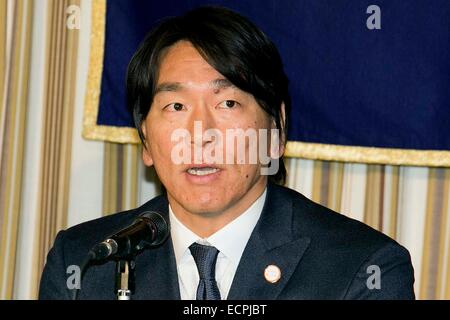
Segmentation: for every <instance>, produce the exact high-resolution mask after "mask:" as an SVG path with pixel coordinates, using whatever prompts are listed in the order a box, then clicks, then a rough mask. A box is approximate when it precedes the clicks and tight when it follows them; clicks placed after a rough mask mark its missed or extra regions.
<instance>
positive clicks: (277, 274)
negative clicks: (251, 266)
mask: <svg viewBox="0 0 450 320" xmlns="http://www.w3.org/2000/svg"><path fill="white" fill-rule="evenodd" d="M264 278H265V279H266V281H267V282H270V283H277V282H278V280H280V278H281V270H280V268H278V267H277V266H276V265H274V264H271V265H268V266H267V267H266V269H265V270H264Z"/></svg>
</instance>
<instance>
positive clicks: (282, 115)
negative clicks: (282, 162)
mask: <svg viewBox="0 0 450 320" xmlns="http://www.w3.org/2000/svg"><path fill="white" fill-rule="evenodd" d="M280 125H281V128H280V130H279V132H278V133H279V145H278V146H279V148H278V150H273V149H272V147H271V148H270V149H271V153H272V154H273V157H274V158H279V157H282V156H283V154H284V150H285V144H286V139H287V138H286V134H285V132H284V129H285V128H286V108H285V106H284V102H282V103H281V107H280ZM276 128H277V125H276V123H275V120H273V121H272V129H276ZM277 151H278V152H277ZM277 154H278V156H277Z"/></svg>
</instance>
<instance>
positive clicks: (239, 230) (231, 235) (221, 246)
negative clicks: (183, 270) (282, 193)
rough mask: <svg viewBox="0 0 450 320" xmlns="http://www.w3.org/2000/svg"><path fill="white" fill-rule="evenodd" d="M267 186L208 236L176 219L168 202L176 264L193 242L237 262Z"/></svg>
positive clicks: (262, 201) (259, 214)
mask: <svg viewBox="0 0 450 320" xmlns="http://www.w3.org/2000/svg"><path fill="white" fill-rule="evenodd" d="M266 193H267V188H266V189H265V190H264V192H263V193H262V194H261V196H260V197H259V198H258V199H256V201H255V202H253V204H252V205H251V206H250V207H249V208H248V209H247V210H246V211H244V212H243V213H242V214H241V215H240V216H239V217H237V218H236V219H234V220H233V221H231V222H230V223H228V224H227V225H226V226H224V227H223V228H222V229H220V230H219V231H217V232H216V233H214V234H212V235H211V236H209V237H208V238H203V239H202V238H201V237H199V236H198V235H196V234H195V233H194V232H192V231H191V230H190V229H189V228H187V227H186V226H185V225H184V224H183V223H181V221H179V220H178V219H177V217H176V216H175V214H174V213H173V211H172V208H171V207H170V204H169V219H170V229H171V237H172V242H173V248H174V252H175V259H176V261H177V264H180V263H182V262H183V261H184V259H185V258H187V257H188V256H189V250H188V248H189V246H190V245H191V244H193V243H194V242H198V243H202V244H209V245H212V246H214V247H216V248H217V249H218V250H219V251H220V252H221V254H223V255H225V256H226V257H227V258H229V259H230V260H232V261H233V262H234V263H235V264H236V265H237V264H238V263H239V261H240V259H241V256H242V253H243V252H244V249H245V246H246V245H247V242H248V240H249V239H250V235H251V234H252V232H253V229H254V228H255V226H256V223H257V222H258V220H259V217H260V216H261V212H262V209H263V207H264V203H265V199H266Z"/></svg>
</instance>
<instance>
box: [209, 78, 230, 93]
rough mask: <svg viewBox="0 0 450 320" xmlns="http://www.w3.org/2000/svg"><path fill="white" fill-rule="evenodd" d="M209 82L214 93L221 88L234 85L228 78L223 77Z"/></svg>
mask: <svg viewBox="0 0 450 320" xmlns="http://www.w3.org/2000/svg"><path fill="white" fill-rule="evenodd" d="M211 84H212V87H213V88H214V92H215V93H217V92H219V91H220V90H221V89H227V88H232V87H235V85H234V84H232V83H231V81H230V80H228V79H225V78H221V79H216V80H213V81H212V82H211Z"/></svg>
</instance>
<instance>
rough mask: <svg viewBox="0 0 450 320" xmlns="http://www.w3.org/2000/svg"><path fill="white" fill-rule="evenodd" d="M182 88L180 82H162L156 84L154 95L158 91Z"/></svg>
mask: <svg viewBox="0 0 450 320" xmlns="http://www.w3.org/2000/svg"><path fill="white" fill-rule="evenodd" d="M181 89H183V85H182V84H181V83H180V82H163V83H160V84H158V85H157V86H156V90H155V95H156V94H157V93H159V92H165V91H169V92H176V91H180V90H181Z"/></svg>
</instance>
